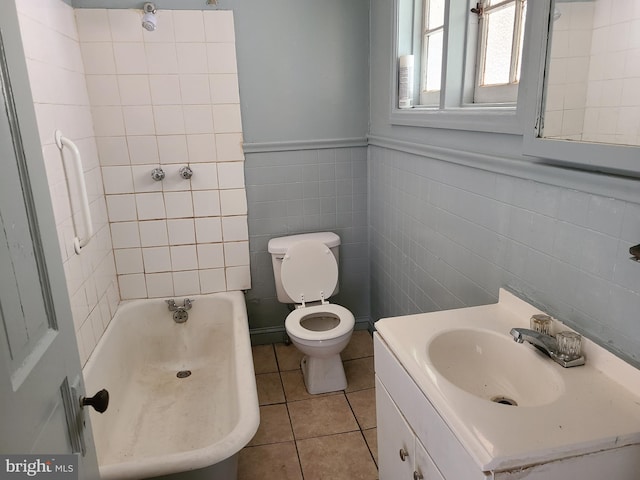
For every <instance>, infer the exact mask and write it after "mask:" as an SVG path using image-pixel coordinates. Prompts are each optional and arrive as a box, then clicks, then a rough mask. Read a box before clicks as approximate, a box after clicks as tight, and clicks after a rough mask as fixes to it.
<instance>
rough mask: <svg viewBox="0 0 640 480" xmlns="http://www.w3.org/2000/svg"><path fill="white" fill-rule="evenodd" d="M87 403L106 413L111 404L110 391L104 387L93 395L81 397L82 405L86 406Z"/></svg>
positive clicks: (82, 406) (97, 410)
mask: <svg viewBox="0 0 640 480" xmlns="http://www.w3.org/2000/svg"><path fill="white" fill-rule="evenodd" d="M86 405H89V406H91V407H93V408H94V409H95V411H96V412H99V413H104V412H105V411H106V410H107V407H108V406H109V392H107V390H106V389H104V388H103V389H102V390H100V391H99V392H97V393H96V394H95V395H94V396H93V397H88V398H87V397H80V407H81V408H84V407H85V406H86Z"/></svg>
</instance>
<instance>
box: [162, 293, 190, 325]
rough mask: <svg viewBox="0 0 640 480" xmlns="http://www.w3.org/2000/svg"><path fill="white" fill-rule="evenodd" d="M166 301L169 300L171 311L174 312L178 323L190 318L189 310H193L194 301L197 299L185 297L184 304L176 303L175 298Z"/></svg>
mask: <svg viewBox="0 0 640 480" xmlns="http://www.w3.org/2000/svg"><path fill="white" fill-rule="evenodd" d="M165 302H167V304H168V305H169V311H170V312H173V320H174V321H175V322H176V323H184V322H186V321H187V320H188V319H189V314H188V313H187V310H191V307H192V306H193V302H195V300H192V299H190V298H185V299H184V300H183V302H182V306H178V305H176V301H175V300H174V299H173V298H172V299H170V300H165Z"/></svg>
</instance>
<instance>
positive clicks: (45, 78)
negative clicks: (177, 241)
mask: <svg viewBox="0 0 640 480" xmlns="http://www.w3.org/2000/svg"><path fill="white" fill-rule="evenodd" d="M16 5H17V9H18V15H19V21H20V31H21V34H22V42H23V45H24V50H25V57H26V61H27V68H28V72H29V81H30V84H31V92H32V95H33V101H34V108H35V113H36V118H37V121H38V129H39V132H40V142H41V144H42V152H43V155H44V160H45V167H46V174H47V181H48V183H49V191H50V194H51V203H52V206H53V212H54V216H55V222H56V229H57V232H58V239H59V243H60V249H61V254H62V261H63V263H64V271H65V277H66V281H67V290H68V292H69V297H70V303H71V310H72V313H73V323H74V326H75V333H76V338H77V340H78V348H79V351H80V359H81V361H82V363H83V364H84V362H85V361H86V359H87V358H88V356H89V354H90V353H91V352H92V351H93V349H94V347H95V345H96V344H97V342H98V340H99V339H100V337H101V336H102V333H103V332H104V329H105V328H106V327H107V325H108V324H109V322H110V321H111V318H112V317H113V314H114V312H115V310H116V308H117V306H118V302H119V300H120V298H119V294H118V285H117V281H116V273H115V268H114V261H113V252H112V249H111V236H110V233H109V223H108V220H107V208H106V204H105V199H104V193H103V188H102V174H101V171H100V165H99V163H98V152H97V149H96V141H95V138H94V132H93V126H92V120H91V110H90V105H89V97H88V94H87V88H86V84H85V77H84V68H83V64H82V57H81V54H80V44H79V42H78V35H77V30H76V24H75V19H74V12H73V9H72V8H71V7H70V6H69V5H67V4H66V3H64V2H63V1H62V0H42V1H39V2H33V1H32V0H18V1H17V2H16ZM56 129H60V131H61V132H62V134H63V135H64V136H66V137H68V138H70V139H72V140H73V141H74V142H75V143H76V144H77V145H78V148H79V150H80V151H81V153H82V162H83V166H84V174H85V178H86V182H87V193H88V197H89V202H90V209H91V214H92V217H93V227H94V232H95V234H94V235H93V237H92V238H91V241H90V243H89V244H88V245H87V246H86V247H84V248H83V249H82V253H81V254H80V255H76V254H75V252H74V250H73V238H74V237H75V236H76V228H77V229H78V232H79V234H80V235H81V236H82V235H83V233H84V227H83V225H82V221H81V219H80V213H79V212H80V208H79V203H78V198H79V197H78V192H77V190H76V189H75V187H74V185H75V181H74V180H75V179H74V170H73V167H72V163H71V161H72V160H71V159H70V158H66V154H65V159H64V160H63V157H62V155H61V152H60V150H58V147H57V146H56V144H55V141H54V131H55V130H56ZM67 177H68V179H69V181H68V182H67Z"/></svg>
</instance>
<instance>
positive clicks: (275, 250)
mask: <svg viewBox="0 0 640 480" xmlns="http://www.w3.org/2000/svg"><path fill="white" fill-rule="evenodd" d="M303 240H316V241H318V242H322V243H324V244H325V245H326V246H327V247H329V250H331V253H333V256H334V257H335V259H336V262H339V260H340V253H339V251H338V247H339V245H340V237H339V236H338V235H336V234H335V233H333V232H316V233H302V234H300V235H289V236H287V237H277V238H272V239H271V240H269V244H268V246H267V249H268V250H269V253H270V254H271V263H272V265H273V277H274V279H275V281H276V293H277V294H278V301H279V302H280V303H295V302H294V301H293V299H292V298H291V297H290V296H289V295H287V292H285V291H284V287H283V286H282V280H281V279H280V268H281V267H282V259H283V258H284V254H285V253H287V250H289V248H290V247H291V246H292V245H293V244H294V243H297V242H301V241H303ZM338 285H339V283H336V289H335V290H334V291H333V293H332V294H331V295H330V296H333V295H335V294H336V293H338V290H339V288H338Z"/></svg>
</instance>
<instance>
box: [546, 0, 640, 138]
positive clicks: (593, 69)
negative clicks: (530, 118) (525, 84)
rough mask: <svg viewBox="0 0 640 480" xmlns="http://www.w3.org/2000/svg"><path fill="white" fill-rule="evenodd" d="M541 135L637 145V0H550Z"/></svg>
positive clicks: (639, 121)
mask: <svg viewBox="0 0 640 480" xmlns="http://www.w3.org/2000/svg"><path fill="white" fill-rule="evenodd" d="M550 17H551V20H550V21H551V23H550V29H549V42H550V45H549V47H548V55H547V75H546V78H545V81H546V82H545V90H544V95H543V98H544V105H543V112H544V113H543V117H542V122H541V126H542V129H541V135H540V136H542V137H543V138H547V139H561V140H574V141H580V142H596V143H606V144H617V145H630V146H638V145H640V0H582V1H574V0H555V1H554V2H553V4H552V7H551V15H550Z"/></svg>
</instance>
